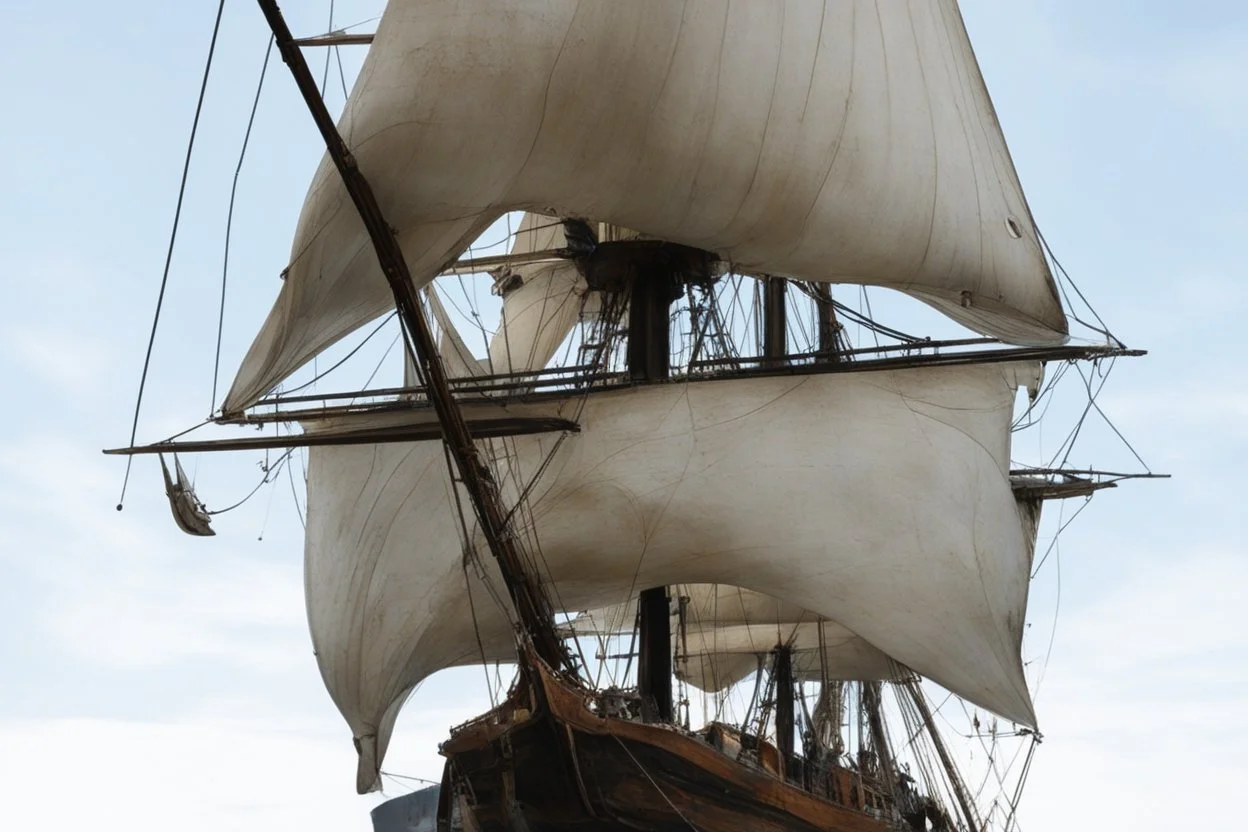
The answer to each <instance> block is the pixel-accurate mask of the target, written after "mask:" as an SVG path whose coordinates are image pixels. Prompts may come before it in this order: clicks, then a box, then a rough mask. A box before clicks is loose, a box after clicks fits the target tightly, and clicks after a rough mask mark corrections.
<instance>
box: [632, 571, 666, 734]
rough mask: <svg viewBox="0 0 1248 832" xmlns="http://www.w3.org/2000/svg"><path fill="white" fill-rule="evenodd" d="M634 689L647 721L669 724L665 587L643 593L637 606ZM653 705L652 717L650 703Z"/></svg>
mask: <svg viewBox="0 0 1248 832" xmlns="http://www.w3.org/2000/svg"><path fill="white" fill-rule="evenodd" d="M637 615H638V618H639V622H638V641H639V643H640V644H639V647H640V654H639V656H638V659H637V688H638V692H639V693H640V694H641V701H642V713H643V714H644V715H646V717H647V719H648V720H649V721H653V722H671V721H672V624H671V605H670V603H669V602H668V598H667V587H665V586H657V587H654V588H653V589H647V590H643V591H642V593H641V596H640V598H639V599H638V603H637ZM652 701H653V703H654V710H653V713H652V714H649V713H647V711H649V710H650V704H649V703H650V702H652Z"/></svg>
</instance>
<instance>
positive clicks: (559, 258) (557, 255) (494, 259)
mask: <svg viewBox="0 0 1248 832" xmlns="http://www.w3.org/2000/svg"><path fill="white" fill-rule="evenodd" d="M566 262H568V258H567V257H565V256H563V253H562V252H561V251H560V250H559V249H549V250H546V251H522V252H516V253H514V254H491V255H488V256H486V257H466V258H464V259H463V260H456V261H455V262H454V263H452V264H450V265H449V266H447V267H446V268H445V269H443V270H442V271H441V272H439V274H444V275H451V274H476V273H478V272H488V271H489V270H491V269H496V268H498V267H499V266H532V265H538V264H541V263H566Z"/></svg>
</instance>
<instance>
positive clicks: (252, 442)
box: [104, 417, 580, 456]
mask: <svg viewBox="0 0 1248 832" xmlns="http://www.w3.org/2000/svg"><path fill="white" fill-rule="evenodd" d="M468 430H469V432H471V434H472V437H473V438H474V439H494V438H497V437H501V436H525V435H527V434H531V433H551V432H556V431H565V430H566V431H578V430H580V427H579V426H578V425H577V424H576V423H575V422H569V421H568V420H567V419H553V418H531V419H526V418H518V417H512V418H506V419H472V420H470V421H469V422H468ZM444 437H445V432H444V431H443V430H442V425H441V424H440V423H439V422H425V423H422V424H416V425H396V426H394V427H384V428H368V429H357V430H349V431H339V432H332V431H324V432H322V433H300V434H295V435H293V436H248V437H246V438H243V439H203V440H186V441H183V442H155V443H153V444H151V445H137V446H135V447H132V448H112V449H109V450H107V451H105V452H104V453H106V454H117V455H120V456H133V455H136V454H172V453H203V452H210V451H255V450H268V449H272V448H311V447H316V446H321V445H373V444H385V443H387V442H427V441H431V440H435V439H436V440H440V439H443V438H444Z"/></svg>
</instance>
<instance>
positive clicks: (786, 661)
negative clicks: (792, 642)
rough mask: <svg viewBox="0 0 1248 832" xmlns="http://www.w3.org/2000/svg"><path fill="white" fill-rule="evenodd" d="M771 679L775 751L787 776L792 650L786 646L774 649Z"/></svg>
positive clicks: (790, 749) (790, 759)
mask: <svg viewBox="0 0 1248 832" xmlns="http://www.w3.org/2000/svg"><path fill="white" fill-rule="evenodd" d="M771 678H772V680H773V681H774V682H775V689H776V749H777V750H778V751H779V752H780V759H781V760H782V761H783V765H784V771H785V773H786V775H787V774H788V773H789V771H790V770H791V769H792V766H793V650H792V649H791V648H790V647H789V646H788V645H784V644H782V645H780V646H779V647H777V648H776V652H775V659H774V661H773V662H772V665H771Z"/></svg>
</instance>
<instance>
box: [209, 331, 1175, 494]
mask: <svg viewBox="0 0 1248 832" xmlns="http://www.w3.org/2000/svg"><path fill="white" fill-rule="evenodd" d="M994 343H999V342H997V341H994V340H993V339H991V338H971V339H962V340H957V341H925V342H923V343H921V344H898V345H893V346H884V347H867V348H863V349H858V350H850V351H847V352H844V353H842V354H841V355H842V356H866V355H885V354H889V353H894V352H914V351H915V350H933V349H943V348H949V347H956V346H960V345H986V344H994ZM1144 354H1145V353H1144V352H1143V351H1142V350H1121V349H1117V348H1113V347H1104V346H1102V347H1082V346H1061V347H1045V348H1032V347H1023V348H1011V349H1001V350H965V351H960V352H944V353H934V354H924V355H904V356H901V357H897V358H867V359H865V360H861V361H847V362H843V363H820V361H819V355H818V353H800V354H796V355H786V356H784V364H783V365H782V366H780V367H778V368H776V369H765V368H762V367H761V366H758V365H761V363H762V361H763V359H762V358H751V357H748V356H747V357H744V358H741V357H738V358H733V359H731V360H726V359H712V360H706V361H692V362H690V364H689V366H690V368H691V371H692V372H691V374H690V375H687V376H686V377H685V379H684V380H687V381H689V382H700V381H718V380H722V379H729V378H747V377H755V376H774V375H816V374H821V373H840V372H846V373H850V372H852V373H867V372H875V371H885V370H898V369H907V368H913V367H926V366H954V365H971V364H997V363H1003V362H1010V361H1078V360H1096V359H1098V358H1116V357H1120V356H1138V355H1144ZM734 364H735V365H740V364H746V365H750V366H746V367H744V368H733V366H732V365H734ZM716 367H727V368H728V369H723V370H718V371H717V370H716V369H715V368H716ZM593 369H594V366H593V365H589V364H582V365H577V366H574V367H550V368H547V369H545V370H542V371H540V372H532V373H527V372H526V373H499V374H494V375H485V376H473V377H470V378H456V379H449V380H448V382H449V384H450V386H451V389H453V390H456V391H458V392H460V393H461V394H464V395H469V394H476V395H478V396H481V397H482V398H484V394H485V393H493V394H497V393H500V392H504V391H508V390H519V389H523V390H524V391H525V392H526V395H525V397H524V398H525V401H538V400H541V399H542V398H543V397H546V398H551V397H553V398H558V397H560V396H563V395H566V393H567V391H566V387H567V386H569V385H573V384H575V385H578V386H579V387H586V386H589V385H590V384H592V385H593V390H594V392H600V391H604V390H611V389H615V388H617V387H627V386H629V382H628V380H627V378H626V376H625V375H624V374H620V373H601V374H596V373H592V372H590V371H592V370H593ZM577 374H580V375H577ZM574 375H576V376H577V377H576V378H568V377H569V376H574ZM547 387H553V388H555V389H551V390H544V389H542V388H547ZM534 388H537V390H536V392H532V391H534ZM424 391H425V388H423V387H384V388H375V389H372V390H351V391H342V392H337V393H317V394H310V395H292V396H282V395H276V396H271V397H269V398H266V399H261V400H260V401H258V402H256V403H255V405H253V406H252V407H253V409H254V408H262V407H281V406H282V405H287V404H297V403H300V402H328V401H334V400H338V399H364V398H375V397H380V396H405V395H410V394H423V393H424ZM591 395H592V393H591ZM493 400H494V401H496V402H497V401H502V400H503V399H500V398H495V399H493ZM396 404H398V403H396V402H380V403H378V402H374V403H366V404H359V405H353V406H352V409H354V410H381V411H385V410H390V409H394V406H395V405H396ZM402 406H403V407H411V403H410V402H406V401H405V402H403V403H402ZM325 411H326V409H325V408H315V409H309V410H306V411H299V412H286V413H277V414H262V415H246V414H229V415H226V416H223V417H221V418H218V419H216V420H214V421H216V423H217V424H225V425H230V424H260V423H264V422H272V421H298V420H300V419H304V418H316V417H317V414H318V413H319V414H325ZM1085 473H1086V472H1085ZM1156 476H1161V475H1156Z"/></svg>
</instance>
